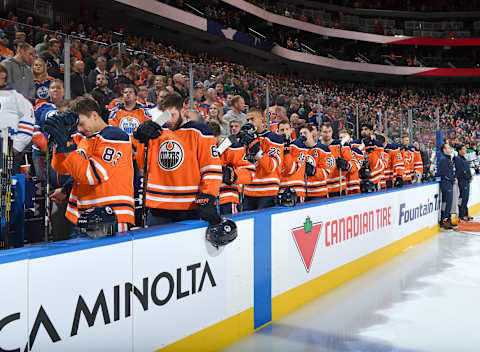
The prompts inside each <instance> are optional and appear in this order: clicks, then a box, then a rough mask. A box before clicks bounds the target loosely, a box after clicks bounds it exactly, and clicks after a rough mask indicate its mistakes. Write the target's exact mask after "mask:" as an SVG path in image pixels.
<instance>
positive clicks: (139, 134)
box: [133, 120, 162, 144]
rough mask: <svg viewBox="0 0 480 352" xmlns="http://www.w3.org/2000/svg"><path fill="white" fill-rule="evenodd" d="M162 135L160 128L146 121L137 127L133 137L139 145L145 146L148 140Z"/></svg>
mask: <svg viewBox="0 0 480 352" xmlns="http://www.w3.org/2000/svg"><path fill="white" fill-rule="evenodd" d="M161 134H162V127H161V126H160V125H159V124H158V123H156V122H153V121H152V120H147V121H145V122H144V123H142V124H141V125H140V126H138V127H137V129H136V130H135V132H133V137H134V138H135V139H137V140H138V141H139V142H140V143H143V144H147V143H148V141H149V140H151V139H156V138H158V137H160V135H161Z"/></svg>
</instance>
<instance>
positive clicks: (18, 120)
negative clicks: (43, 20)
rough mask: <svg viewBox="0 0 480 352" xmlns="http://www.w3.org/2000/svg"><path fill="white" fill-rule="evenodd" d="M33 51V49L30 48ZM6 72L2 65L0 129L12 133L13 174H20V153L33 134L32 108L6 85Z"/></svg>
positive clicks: (0, 69)
mask: <svg viewBox="0 0 480 352" xmlns="http://www.w3.org/2000/svg"><path fill="white" fill-rule="evenodd" d="M32 50H33V48H32ZM6 82H8V70H7V68H6V67H5V66H4V65H0V87H2V89H1V90H0V105H1V109H2V113H1V114H0V129H3V128H7V127H8V128H9V131H10V129H11V131H13V133H12V135H11V137H12V139H13V153H14V154H15V157H14V164H13V174H17V173H19V172H20V164H21V162H22V159H23V158H22V154H21V153H22V152H23V151H24V149H25V147H26V146H27V145H28V144H29V143H30V142H31V140H32V134H33V124H34V117H33V107H32V104H31V103H30V102H29V101H28V100H27V99H26V98H25V97H24V96H23V95H22V94H20V93H19V92H17V91H16V90H15V89H12V88H11V87H9V86H8V85H6Z"/></svg>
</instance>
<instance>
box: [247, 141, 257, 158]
mask: <svg viewBox="0 0 480 352" xmlns="http://www.w3.org/2000/svg"><path fill="white" fill-rule="evenodd" d="M259 151H260V142H259V141H258V140H254V141H253V142H252V143H250V144H249V145H247V154H250V155H254V156H255V155H257V153H258V152H259Z"/></svg>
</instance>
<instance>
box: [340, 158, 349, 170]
mask: <svg viewBox="0 0 480 352" xmlns="http://www.w3.org/2000/svg"><path fill="white" fill-rule="evenodd" d="M337 167H338V169H339V170H342V171H350V169H351V165H350V164H349V163H348V161H347V160H345V159H344V158H341V157H338V158H337Z"/></svg>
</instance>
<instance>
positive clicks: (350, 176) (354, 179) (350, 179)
mask: <svg viewBox="0 0 480 352" xmlns="http://www.w3.org/2000/svg"><path fill="white" fill-rule="evenodd" d="M351 149H352V155H353V159H352V162H354V163H355V166H356V170H355V171H352V172H349V173H347V193H348V194H357V193H360V177H359V175H358V171H359V170H360V169H361V168H362V165H363V161H364V160H365V155H364V153H363V152H362V151H361V150H360V149H358V148H355V147H351Z"/></svg>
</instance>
